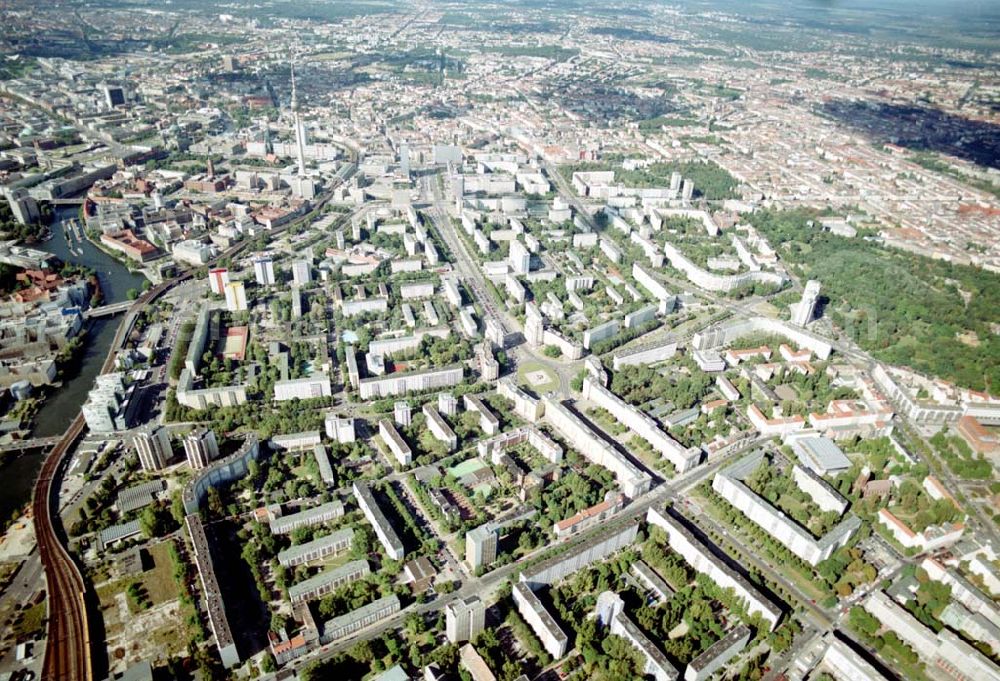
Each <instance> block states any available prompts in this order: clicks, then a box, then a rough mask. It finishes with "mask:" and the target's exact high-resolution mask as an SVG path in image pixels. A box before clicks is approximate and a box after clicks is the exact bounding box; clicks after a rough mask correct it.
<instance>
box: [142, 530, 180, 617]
mask: <svg viewBox="0 0 1000 681" xmlns="http://www.w3.org/2000/svg"><path fill="white" fill-rule="evenodd" d="M149 554H150V556H151V557H152V559H153V568H152V569H151V570H149V571H147V572H145V573H144V574H143V575H142V576H141V581H142V585H143V586H144V587H145V588H146V592H147V593H148V594H149V600H150V601H152V604H153V605H159V604H160V603H166V602H167V601H172V600H173V599H175V598H177V596H178V594H177V583H176V582H175V581H174V575H173V563H172V561H171V559H170V542H160V543H159V544H156V545H155V546H153V547H151V548H150V549H149Z"/></svg>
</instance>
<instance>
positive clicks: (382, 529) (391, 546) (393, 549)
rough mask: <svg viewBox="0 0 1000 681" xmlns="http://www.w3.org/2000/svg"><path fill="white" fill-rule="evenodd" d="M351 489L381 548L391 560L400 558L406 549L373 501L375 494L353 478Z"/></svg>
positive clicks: (376, 503)
mask: <svg viewBox="0 0 1000 681" xmlns="http://www.w3.org/2000/svg"><path fill="white" fill-rule="evenodd" d="M352 490H353V492H354V498H355V499H356V500H357V502H358V507H359V508H360V509H361V512H362V513H364V514H365V518H367V519H368V522H369V523H370V524H371V526H372V529H373V530H375V536H376V537H378V540H379V542H381V543H382V548H384V549H385V552H386V553H387V554H388V555H389V557H390V558H392V559H393V560H402V559H403V556H405V555H406V551H405V550H404V549H403V542H402V541H401V540H400V538H399V535H397V534H396V531H395V530H394V529H392V525H390V524H389V520H388V518H386V517H385V514H384V513H382V509H381V508H379V505H378V502H377V501H375V495H374V494H372V491H371V489H370V488H369V487H368V485H367V484H365V483H363V482H361V481H360V480H355V481H354V485H353V486H352Z"/></svg>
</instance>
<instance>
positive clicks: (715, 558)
mask: <svg viewBox="0 0 1000 681" xmlns="http://www.w3.org/2000/svg"><path fill="white" fill-rule="evenodd" d="M646 521H647V522H648V523H649V524H650V525H655V526H657V527H659V528H661V529H662V530H663V531H664V532H666V533H667V538H668V543H669V546H670V548H671V549H673V550H674V551H676V552H677V553H678V554H680V556H681V557H682V558H684V560H686V561H687V562H688V563H689V564H690V565H691V567H693V568H694V569H695V570H697V571H698V572H701V573H703V574H705V575H707V576H708V577H709V579H711V580H712V581H713V582H715V583H716V584H718V585H719V586H720V587H722V588H723V589H732V590H733V591H734V593H735V594H736V596H737V597H738V598H740V599H741V600H743V601H744V602H745V603H746V606H747V611H748V612H749V613H750V614H755V613H756V614H759V615H760V616H761V617H762V618H763V619H764V621H765V622H767V623H768V624H769V625H770V627H771V630H772V631H773V630H774V629H775V628H777V626H778V623H779V622H780V621H781V618H782V615H783V612H784V611H783V608H782V606H781V605H779V604H778V603H777V602H775V601H774V600H772V599H771V598H769V597H768V596H766V595H764V594H763V593H762V592H761V591H760V590H759V589H758V588H757V587H756V586H754V585H753V584H752V583H751V582H750V580H749V579H747V577H746V576H745V575H744V574H743V573H741V572H739V571H737V570H736V569H735V568H734V567H733V566H732V565H731V564H730V562H729V560H728V559H727V558H725V557H724V556H721V555H718V554H717V553H716V551H715V549H714V547H711V546H709V545H707V544H705V543H704V542H702V541H701V539H699V538H698V537H697V536H695V534H694V532H692V530H691V529H690V527H689V526H688V522H687V520H686V519H683V517H682V516H680V515H679V514H677V513H676V511H674V509H672V508H670V507H667V508H665V509H656V508H651V509H649V511H648V512H647V513H646Z"/></svg>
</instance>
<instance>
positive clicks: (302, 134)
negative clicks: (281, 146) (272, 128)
mask: <svg viewBox="0 0 1000 681" xmlns="http://www.w3.org/2000/svg"><path fill="white" fill-rule="evenodd" d="M292 120H293V122H294V125H295V149H296V153H297V155H298V160H299V175H300V176H301V177H305V174H306V129H305V127H303V125H302V119H301V118H299V97H298V91H297V90H296V89H295V63H294V62H293V63H292Z"/></svg>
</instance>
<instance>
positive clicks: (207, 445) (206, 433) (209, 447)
mask: <svg viewBox="0 0 1000 681" xmlns="http://www.w3.org/2000/svg"><path fill="white" fill-rule="evenodd" d="M184 454H185V455H186V456H187V461H188V464H189V465H190V466H191V468H193V469H195V470H200V469H202V468H206V467H207V466H208V464H210V463H211V462H212V461H214V460H215V459H218V458H219V444H218V443H217V442H216V441H215V432H214V431H212V430H208V429H202V430H196V431H193V432H191V433H189V434H188V436H187V437H185V438H184Z"/></svg>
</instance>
